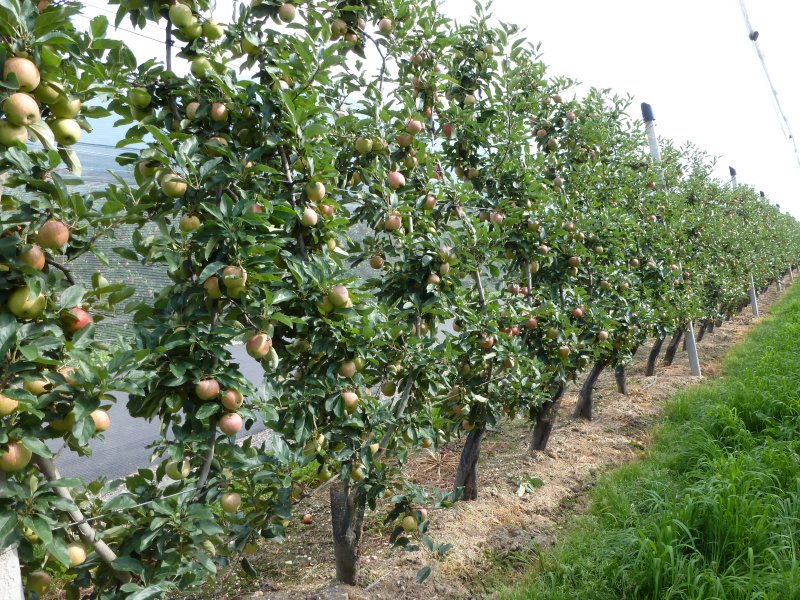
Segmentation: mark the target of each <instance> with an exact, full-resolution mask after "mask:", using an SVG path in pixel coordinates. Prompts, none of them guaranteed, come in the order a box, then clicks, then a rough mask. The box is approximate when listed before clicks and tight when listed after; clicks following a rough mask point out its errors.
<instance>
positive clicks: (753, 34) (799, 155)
mask: <svg viewBox="0 0 800 600" xmlns="http://www.w3.org/2000/svg"><path fill="white" fill-rule="evenodd" d="M744 2H745V0H739V8H740V10H741V11H742V17H743V18H744V22H745V25H746V26H747V36H748V39H749V40H750V41H751V42H753V46H754V47H755V49H756V54H757V55H758V61H759V62H760V63H761V68H762V69H763V71H764V75H765V76H766V78H767V85H769V89H770V93H771V94H772V99H773V100H774V103H775V106H774V108H775V109H776V111H777V115H778V122H779V124H780V126H781V131H782V132H783V135H784V136H786V139H787V140H788V141H789V143H791V144H792V148H793V149H794V156H795V159H796V160H797V164H798V166H800V152H798V150H797V142H796V140H795V137H794V134H793V133H792V128H791V127H790V125H789V119H788V118H787V117H786V113H785V112H784V110H783V106H781V101H780V99H779V98H778V91H777V90H776V89H775V84H774V83H773V82H772V77H771V76H770V74H769V70H768V69H767V63H766V61H765V60H764V54H763V53H762V52H761V47H760V46H759V45H758V37H759V33H758V31H755V30H754V29H753V26H752V24H751V23H750V16H749V15H748V14H747V7H746V6H745V3H744Z"/></svg>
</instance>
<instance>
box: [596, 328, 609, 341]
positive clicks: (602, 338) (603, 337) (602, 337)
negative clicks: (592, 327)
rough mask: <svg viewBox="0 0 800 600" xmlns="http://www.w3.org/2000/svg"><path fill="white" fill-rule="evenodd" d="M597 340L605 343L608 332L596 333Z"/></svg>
mask: <svg viewBox="0 0 800 600" xmlns="http://www.w3.org/2000/svg"><path fill="white" fill-rule="evenodd" d="M597 339H598V340H600V341H601V342H605V341H606V340H607V339H608V332H607V331H605V330H603V331H600V332H598V334H597Z"/></svg>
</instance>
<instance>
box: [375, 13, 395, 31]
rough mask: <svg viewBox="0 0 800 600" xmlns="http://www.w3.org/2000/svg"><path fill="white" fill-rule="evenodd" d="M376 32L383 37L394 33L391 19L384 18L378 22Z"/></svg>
mask: <svg viewBox="0 0 800 600" xmlns="http://www.w3.org/2000/svg"><path fill="white" fill-rule="evenodd" d="M378 31H380V32H381V33H382V34H383V35H389V34H390V33H392V32H393V31H394V23H392V20H391V19H388V18H386V17H384V18H382V19H381V20H380V21H378Z"/></svg>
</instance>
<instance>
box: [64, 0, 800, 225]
mask: <svg viewBox="0 0 800 600" xmlns="http://www.w3.org/2000/svg"><path fill="white" fill-rule="evenodd" d="M473 5H474V3H473V0H446V2H445V4H444V8H443V9H444V11H445V12H446V13H447V14H449V15H451V16H453V17H456V18H464V17H465V16H468V15H470V14H472V7H473ZM101 6H102V7H105V11H100V10H99V9H98V8H96V7H101ZM232 6H233V2H232V1H231V0H219V1H218V2H217V10H216V11H215V16H216V17H217V19H218V20H220V21H223V22H224V21H226V20H227V19H228V18H229V15H230V14H231V8H232ZM746 6H747V10H748V12H749V15H750V21H751V23H752V25H753V27H754V29H756V30H757V31H759V33H760V37H759V39H758V41H759V44H760V46H761V49H762V52H763V53H764V56H765V59H766V63H767V67H768V68H769V70H770V74H771V76H772V79H773V83H774V84H775V87H776V89H777V91H778V93H779V95H780V96H779V97H780V99H781V103H782V105H783V109H784V111H785V113H786V115H787V117H788V119H789V124H790V125H791V127H792V129H793V131H794V132H795V133H797V134H798V135H800V80H798V71H797V68H796V62H797V59H798V58H800V36H798V35H797V28H798V25H800V2H795V1H792V0H758V1H756V0H746ZM108 10H112V11H113V8H109V7H107V5H106V4H105V2H104V0H91V1H90V2H89V3H88V4H87V8H86V10H85V14H87V15H88V16H93V15H95V14H105V15H106V16H108V17H109V19H110V20H111V21H112V22H113V16H112V15H111V14H110V13H109V12H107V11H108ZM492 13H493V14H494V16H495V18H496V19H500V20H503V21H507V22H513V23H516V24H518V25H520V26H522V27H524V28H525V29H526V35H527V37H528V38H529V39H530V40H531V41H533V42H535V43H538V42H541V43H542V48H541V50H542V53H543V60H544V62H545V63H546V64H547V65H548V67H549V72H550V73H551V74H555V75H565V76H568V77H572V78H574V79H577V80H579V81H581V82H583V83H584V84H586V85H587V86H595V87H601V88H611V89H613V90H614V91H615V92H618V93H621V94H627V93H630V94H632V95H633V96H634V102H635V104H634V105H633V107H632V116H633V117H637V118H638V117H640V113H639V103H640V102H649V103H650V104H652V106H653V110H654V112H655V116H656V126H657V131H658V133H659V134H660V135H663V136H665V137H669V138H672V139H673V140H675V141H676V142H683V141H687V140H691V141H692V142H694V143H695V144H696V145H697V146H698V147H700V148H702V149H704V150H706V151H707V152H709V153H710V154H711V155H713V156H718V157H719V161H718V164H717V175H718V177H720V179H725V180H727V179H728V165H731V166H734V167H735V168H736V170H737V172H738V179H739V182H740V183H746V184H749V185H752V186H754V187H755V188H756V189H758V190H763V191H764V192H765V193H766V194H767V196H768V197H769V198H770V199H771V200H772V202H776V203H778V204H780V205H781V208H782V209H783V210H785V211H788V212H791V213H792V214H793V215H795V216H798V217H800V194H798V192H797V190H798V186H799V185H800V166H798V164H797V160H796V157H795V155H794V152H793V150H792V146H791V144H790V142H789V141H787V140H786V138H785V137H784V135H783V133H782V131H781V127H780V124H779V121H778V116H777V114H776V110H775V109H774V107H773V102H772V100H771V95H770V92H769V88H768V86H767V82H766V79H765V77H764V75H763V72H762V71H761V67H760V65H759V63H758V60H757V57H756V52H755V48H754V45H753V43H752V42H751V41H750V40H748V37H747V33H748V32H747V29H746V27H745V24H744V19H743V17H742V15H741V12H740V9H739V2H738V0H669V1H661V2H655V1H653V0H606V1H600V0H557V1H555V2H553V1H551V2H543V1H532V0H495V1H494V3H493V8H492ZM78 24H79V25H80V23H78ZM122 27H123V28H126V29H130V24H129V23H123V24H122ZM144 33H145V34H146V35H149V36H152V37H156V38H159V39H161V38H162V37H163V29H162V28H159V27H156V26H149V27H148V28H147V29H145V30H144ZM118 36H119V37H120V38H122V39H124V40H125V41H126V42H127V43H128V44H129V45H130V46H131V48H133V49H134V50H135V51H136V52H137V55H138V56H139V59H140V60H145V59H147V58H151V57H153V56H158V57H163V44H161V43H158V42H154V41H150V40H147V39H144V38H142V37H141V36H133V35H130V34H127V33H126V32H123V31H120V32H118ZM176 66H177V65H176ZM176 70H179V69H176ZM87 141H89V140H87ZM798 143H800V142H798Z"/></svg>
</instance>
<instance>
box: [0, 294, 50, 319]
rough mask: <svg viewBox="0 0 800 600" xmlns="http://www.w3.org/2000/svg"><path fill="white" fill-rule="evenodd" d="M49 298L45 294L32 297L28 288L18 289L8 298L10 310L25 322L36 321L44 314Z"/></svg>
mask: <svg viewBox="0 0 800 600" xmlns="http://www.w3.org/2000/svg"><path fill="white" fill-rule="evenodd" d="M46 304H47V298H45V295H44V294H41V293H40V294H39V295H38V296H33V297H31V295H30V290H29V289H28V287H27V286H25V287H21V288H17V289H16V290H14V291H13V292H12V293H11V296H9V297H8V304H7V305H8V310H9V312H11V314H12V315H14V316H15V317H17V318H18V319H23V320H25V321H28V320H31V319H36V318H38V317H40V316H41V315H42V313H43V312H44V307H45V305H46Z"/></svg>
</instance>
